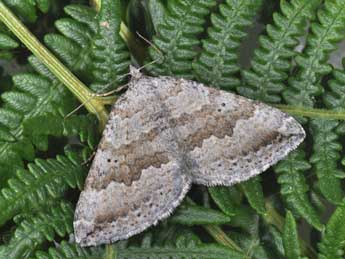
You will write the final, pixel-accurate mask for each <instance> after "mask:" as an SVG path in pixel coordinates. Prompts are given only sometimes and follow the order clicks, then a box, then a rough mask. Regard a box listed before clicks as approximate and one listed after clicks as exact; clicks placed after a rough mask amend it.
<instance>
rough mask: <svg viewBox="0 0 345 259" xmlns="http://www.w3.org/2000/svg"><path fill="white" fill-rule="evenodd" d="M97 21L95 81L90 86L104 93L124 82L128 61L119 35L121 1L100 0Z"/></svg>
mask: <svg viewBox="0 0 345 259" xmlns="http://www.w3.org/2000/svg"><path fill="white" fill-rule="evenodd" d="M98 21H99V32H98V37H97V39H96V40H95V48H94V49H93V56H94V58H95V60H94V62H93V64H94V71H93V75H94V77H95V80H96V82H97V83H93V84H92V85H91V88H92V89H93V90H94V91H96V92H98V93H104V92H106V91H109V90H111V89H115V88H116V87H117V86H119V85H121V84H123V83H124V80H125V79H126V78H125V77H124V75H125V74H127V73H128V68H129V63H130V57H129V52H128V50H127V48H126V45H125V44H124V42H123V40H122V38H121V37H120V24H121V1H120V0H113V1H109V0H108V1H102V7H101V10H100V13H99V16H98Z"/></svg>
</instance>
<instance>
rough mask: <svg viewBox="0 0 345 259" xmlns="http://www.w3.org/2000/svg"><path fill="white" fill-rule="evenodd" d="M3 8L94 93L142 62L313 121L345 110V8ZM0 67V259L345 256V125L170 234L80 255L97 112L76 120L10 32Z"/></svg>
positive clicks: (65, 98) (176, 3)
mask: <svg viewBox="0 0 345 259" xmlns="http://www.w3.org/2000/svg"><path fill="white" fill-rule="evenodd" d="M0 2H3V3H5V4H6V5H7V7H9V8H10V9H11V10H12V11H13V12H14V13H15V14H16V15H17V16H19V17H20V18H21V20H22V21H23V22H24V23H25V25H26V26H27V27H28V28H29V29H30V30H31V31H32V32H33V33H34V34H35V35H36V36H37V37H38V38H39V39H40V40H41V41H42V42H44V44H45V45H46V46H47V47H48V48H49V49H50V50H51V51H52V52H53V53H54V54H55V55H56V56H57V57H58V58H59V59H60V60H61V61H62V62H63V63H64V64H65V65H66V66H67V67H68V69H69V70H70V71H72V72H73V73H74V74H75V75H77V76H78V78H79V79H81V80H82V81H83V82H84V83H85V84H86V85H88V86H89V88H90V89H91V90H92V91H94V92H98V93H102V92H107V91H110V90H113V89H116V88H118V87H121V86H122V85H123V84H125V83H126V80H127V79H126V77H124V75H126V74H127V73H128V70H129V64H130V63H132V64H135V65H136V66H142V65H144V64H148V63H149V62H150V61H153V60H155V61H157V62H156V63H154V64H151V65H148V66H146V67H145V73H147V74H150V75H154V76H159V75H170V76H176V77H184V78H188V79H193V80H197V81H199V82H203V83H205V84H207V85H210V86H214V87H217V88H221V89H224V90H227V91H232V92H237V93H238V94H240V95H243V96H246V97H249V98H252V99H257V100H260V101H263V102H266V103H270V104H272V105H276V104H289V105H291V106H292V107H296V108H298V109H300V110H302V111H303V109H307V108H321V109H328V110H333V111H334V112H337V113H341V112H342V111H343V109H345V70H344V68H334V67H333V66H332V65H330V63H329V58H330V55H331V54H332V53H334V51H336V50H338V47H339V45H338V43H340V42H342V41H344V40H345V1H343V0H324V1H322V0H290V1H289V0H281V1H275V0H224V1H220V0H165V1H164V0H122V1H120V0H103V1H102V3H101V1H100V0H99V1H94V2H92V4H91V5H90V4H89V3H88V2H87V1H83V0H71V1H68V0H64V1H58V0H18V1H11V0H4V1H0ZM100 6H101V8H100V9H99V7H100ZM0 13H1V10H0ZM0 16H1V15H0ZM105 21H106V22H107V26H100V24H102V22H105ZM121 23H122V25H121ZM253 28H256V30H253ZM258 28H262V30H261V31H260V33H259V35H257V34H256V33H253V32H254V31H258ZM137 31H138V32H140V33H141V34H142V35H144V37H145V38H147V39H149V40H150V41H151V42H153V44H154V47H153V46H150V45H149V44H147V42H145V41H144V40H142V39H141V38H140V37H138V35H137V34H136V32H137ZM248 43H251V44H248ZM253 43H254V44H253ZM254 46H255V47H254ZM157 48H158V49H159V51H157ZM161 54H163V58H162V55H161ZM248 56H249V57H250V59H249V61H248V62H244V60H246V57H248ZM0 68H1V70H0V72H1V73H0V76H1V81H0V85H1V87H0V91H1V108H0V188H1V191H0V225H1V228H0V233H1V241H0V259H2V258H11V259H12V258H14V259H16V258H19V259H22V258H38V259H48V258H51V259H58V258H59V259H60V258H85V259H86V258H128V259H136V258H138V259H139V258H140V259H141V258H152V259H153V258H164V259H165V258H204V259H205V258H209V259H211V258H213V259H215V258H219V259H223V258H257V259H261V258H263V259H264V258H289V259H290V258H291V259H295V258H317V257H319V258H323V259H326V258H330V259H336V258H343V257H344V249H345V224H344V222H345V201H344V181H343V178H344V177H345V172H344V166H345V159H344V151H343V145H344V144H345V142H344V141H343V138H344V134H345V124H344V122H343V121H337V120H329V119H328V120H325V119H323V118H318V119H315V118H312V119H311V118H306V117H298V119H299V120H300V122H301V123H302V124H303V126H304V128H305V130H306V131H307V139H306V141H305V142H304V144H303V145H301V146H300V147H299V148H298V150H296V151H295V152H292V153H291V154H290V155H289V156H288V157H287V158H286V159H284V160H283V161H281V162H280V163H278V164H277V165H276V166H274V167H273V168H270V169H269V170H268V171H267V172H265V173H264V174H262V175H261V176H260V177H256V178H254V179H251V180H249V181H248V182H245V183H242V184H238V185H235V186H232V187H210V188H207V187H204V186H194V187H193V188H192V190H191V191H190V192H189V194H188V197H187V198H186V199H185V201H184V202H183V204H182V205H181V206H180V207H179V208H178V209H177V211H176V212H175V213H174V214H173V215H172V216H171V217H169V218H168V219H166V220H164V221H162V222H161V223H160V224H159V225H158V226H156V227H152V228H150V229H149V230H147V231H145V232H144V233H142V234H140V235H137V236H135V237H132V238H130V239H129V240H125V241H121V242H118V243H116V244H114V245H109V246H100V247H96V248H81V247H79V246H77V245H76V244H75V243H73V236H72V234H73V226H72V222H73V213H74V207H75V204H76V201H77V199H78V195H79V192H80V190H81V189H82V186H83V182H84V180H85V177H86V175H87V171H88V166H89V164H88V163H85V161H87V159H88V158H89V156H90V154H91V153H92V151H93V150H94V149H95V148H96V147H97V143H98V141H99V137H100V133H99V130H98V122H97V119H96V117H95V116H94V115H91V114H89V113H88V112H87V111H86V110H85V109H81V110H79V111H78V112H76V113H74V114H73V115H71V116H67V115H68V114H69V113H70V112H71V111H73V110H74V109H75V108H76V107H77V106H78V101H77V99H76V98H75V97H74V96H73V95H72V94H71V92H69V90H68V89H67V88H66V87H65V86H64V85H63V84H62V83H61V82H60V81H59V80H58V79H57V78H56V75H54V74H52V73H51V72H50V71H49V70H48V69H47V68H46V67H45V66H44V65H43V64H42V63H41V62H40V60H39V59H38V58H37V57H34V56H32V55H31V54H30V53H29V51H28V50H27V49H26V47H25V46H23V44H22V43H21V42H20V41H19V40H17V39H16V37H15V36H14V35H13V34H12V33H11V32H10V31H9V29H8V28H6V26H5V25H4V24H0ZM114 199H116V197H114Z"/></svg>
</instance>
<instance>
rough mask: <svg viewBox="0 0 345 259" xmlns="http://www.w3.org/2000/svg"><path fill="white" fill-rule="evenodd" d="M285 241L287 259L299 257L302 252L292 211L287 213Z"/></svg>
mask: <svg viewBox="0 0 345 259" xmlns="http://www.w3.org/2000/svg"><path fill="white" fill-rule="evenodd" d="M283 243H284V250H285V257H286V259H298V258H300V255H301V252H300V249H299V241H298V233H297V228H296V221H295V219H294V217H293V215H292V213H291V212H290V211H288V212H287V213H286V218H285V225H284V233H283Z"/></svg>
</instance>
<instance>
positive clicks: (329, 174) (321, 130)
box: [310, 120, 345, 204]
mask: <svg viewBox="0 0 345 259" xmlns="http://www.w3.org/2000/svg"><path fill="white" fill-rule="evenodd" d="M338 125H339V122H337V121H325V120H313V121H312V122H311V129H312V135H313V140H314V146H313V149H314V152H313V155H312V156H311V158H310V162H311V163H313V164H314V165H315V171H316V175H317V177H318V182H317V185H318V187H319V188H320V191H321V193H322V194H323V195H324V196H325V197H326V199H328V200H329V201H330V202H332V203H335V204H338V203H341V201H342V199H343V197H344V192H343V189H342V184H341V180H340V179H342V178H345V172H343V171H341V170H339V169H338V164H337V161H339V160H340V157H341V154H340V152H341V150H342V146H341V144H340V143H338V135H337V134H336V133H335V129H336V127H338Z"/></svg>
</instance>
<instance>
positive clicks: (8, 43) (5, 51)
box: [0, 32, 19, 59]
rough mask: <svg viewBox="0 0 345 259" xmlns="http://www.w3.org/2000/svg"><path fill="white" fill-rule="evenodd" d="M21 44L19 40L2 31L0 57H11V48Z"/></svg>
mask: <svg viewBox="0 0 345 259" xmlns="http://www.w3.org/2000/svg"><path fill="white" fill-rule="evenodd" d="M18 46H19V44H18V43H17V41H15V40H14V39H12V37H11V36H9V35H7V34H6V33H3V32H0V59H11V58H12V56H13V55H12V53H11V51H10V50H12V49H15V48H17V47H18Z"/></svg>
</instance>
